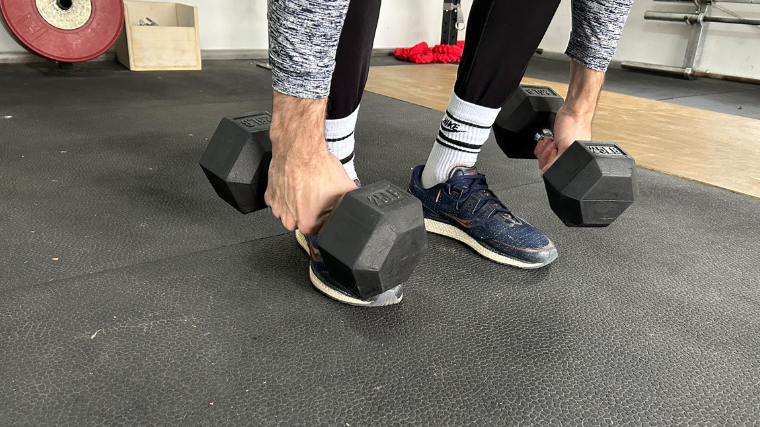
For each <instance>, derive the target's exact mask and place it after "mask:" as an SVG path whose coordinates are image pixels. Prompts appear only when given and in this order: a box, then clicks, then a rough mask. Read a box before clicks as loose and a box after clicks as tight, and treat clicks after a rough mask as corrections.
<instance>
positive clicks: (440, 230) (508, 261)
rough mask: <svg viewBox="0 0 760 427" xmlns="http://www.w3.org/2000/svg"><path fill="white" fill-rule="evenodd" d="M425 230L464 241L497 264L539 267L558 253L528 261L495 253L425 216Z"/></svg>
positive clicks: (462, 232)
mask: <svg viewBox="0 0 760 427" xmlns="http://www.w3.org/2000/svg"><path fill="white" fill-rule="evenodd" d="M425 230H427V231H429V232H431V233H434V234H440V235H441V236H446V237H449V238H452V239H454V240H458V241H460V242H462V243H464V244H465V245H467V246H469V247H471V248H472V249H473V250H474V251H475V252H477V253H479V254H480V255H482V256H484V257H486V258H488V259H490V260H491V261H494V262H498V263H499V264H505V265H511V266H512V267H517V268H524V269H527V270H533V269H536V268H541V267H543V266H545V265H547V264H549V263H550V262H552V261H554V260H555V259H557V255H558V254H557V250H556V249H554V251H553V252H552V254H551V255H550V256H549V259H548V260H547V261H546V262H541V263H529V262H525V261H521V260H519V259H516V258H512V257H509V256H506V255H501V254H497V253H496V252H494V251H493V250H491V249H490V248H488V247H487V246H485V245H482V244H480V243H478V241H477V240H475V239H473V238H472V237H470V236H469V235H467V233H465V232H464V231H462V230H460V229H458V228H456V227H454V226H452V225H448V224H444V223H442V222H439V221H436V220H433V219H427V218H425Z"/></svg>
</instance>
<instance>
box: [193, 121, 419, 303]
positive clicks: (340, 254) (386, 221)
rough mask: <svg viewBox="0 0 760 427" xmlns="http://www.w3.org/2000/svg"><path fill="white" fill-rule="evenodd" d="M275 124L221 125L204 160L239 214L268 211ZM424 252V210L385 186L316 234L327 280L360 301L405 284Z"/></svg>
mask: <svg viewBox="0 0 760 427" xmlns="http://www.w3.org/2000/svg"><path fill="white" fill-rule="evenodd" d="M270 123H271V115H270V114H269V113H268V112H265V111H259V112H254V113H248V114H243V115H241V116H234V117H225V118H223V119H222V121H221V123H220V124H219V126H218V127H217V129H216V132H214V135H213V137H212V138H211V141H209V144H208V146H207V147H206V151H205V152H204V153H203V156H202V157H201V160H200V165H201V168H202V169H203V172H204V173H205V174H206V177H207V178H208V180H209V182H211V185H212V186H213V188H214V190H215V191H216V193H217V195H219V197H221V198H222V199H223V200H224V201H226V202H227V203H229V204H230V205H231V206H232V207H234V208H235V209H237V210H238V211H240V212H242V213H249V212H254V211H258V210H261V209H264V208H266V207H267V206H266V203H264V192H265V191H266V188H267V177H268V173H269V163H270V161H271V159H272V143H271V141H270V139H269V125H270ZM426 249H427V235H426V233H425V222H424V219H423V217H422V203H421V202H420V201H419V200H417V199H416V198H415V197H413V196H412V195H411V194H409V193H408V192H406V191H405V190H403V189H402V188H400V187H398V186H396V185H393V184H391V183H389V182H387V181H380V182H376V183H374V184H370V185H367V186H363V187H361V188H357V189H356V190H354V191H350V192H348V193H346V195H345V196H344V197H343V199H342V200H341V202H340V204H339V205H338V206H336V207H335V209H333V212H332V213H331V214H330V216H329V217H328V219H327V221H326V222H325V224H324V225H323V226H322V229H321V230H320V233H319V250H320V253H321V255H322V258H323V260H324V262H325V265H326V266H327V269H328V271H329V272H330V276H331V277H332V278H334V279H335V280H337V281H338V282H339V283H340V284H341V285H343V287H344V288H346V290H348V291H350V292H352V293H354V294H356V295H357V296H359V297H360V298H362V299H368V298H371V297H373V296H376V295H379V294H381V293H383V292H385V291H387V290H389V289H392V288H394V287H396V286H397V285H399V284H401V283H403V282H405V281H406V280H408V279H409V277H410V276H411V274H412V273H413V272H414V269H415V268H416V267H417V264H418V263H419V261H420V260H421V259H422V255H423V254H424V253H425V250H426Z"/></svg>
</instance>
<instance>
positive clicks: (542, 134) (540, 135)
mask: <svg viewBox="0 0 760 427" xmlns="http://www.w3.org/2000/svg"><path fill="white" fill-rule="evenodd" d="M544 138H554V132H552V131H551V130H549V129H546V128H544V129H541V130H540V131H538V132H536V134H535V135H534V136H533V140H534V141H535V142H538V141H541V140H542V139H544Z"/></svg>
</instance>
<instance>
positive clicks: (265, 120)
mask: <svg viewBox="0 0 760 427" xmlns="http://www.w3.org/2000/svg"><path fill="white" fill-rule="evenodd" d="M235 120H237V121H238V122H239V123H240V124H242V125H243V126H245V127H248V128H251V130H256V129H260V128H266V127H269V125H270V124H272V116H270V115H269V114H260V115H256V116H245V117H236V118H235Z"/></svg>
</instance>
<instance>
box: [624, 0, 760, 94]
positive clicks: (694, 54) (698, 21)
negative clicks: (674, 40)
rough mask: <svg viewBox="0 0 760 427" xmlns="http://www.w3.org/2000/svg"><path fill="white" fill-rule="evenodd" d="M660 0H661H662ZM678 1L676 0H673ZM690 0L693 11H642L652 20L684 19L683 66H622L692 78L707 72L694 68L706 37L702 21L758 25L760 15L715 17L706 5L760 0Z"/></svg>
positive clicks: (759, 2) (640, 63)
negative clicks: (688, 31) (687, 28)
mask: <svg viewBox="0 0 760 427" xmlns="http://www.w3.org/2000/svg"><path fill="white" fill-rule="evenodd" d="M661 1H662V0H661ZM664 1H668V0H664ZM670 1H672V0H670ZM676 1H678V0H676ZM686 1H687V2H689V3H694V5H695V6H696V7H697V10H696V11H694V12H693V13H677V12H661V11H654V10H648V11H646V12H644V19H646V20H653V21H671V22H683V23H685V24H687V25H690V26H691V34H690V35H689V42H688V44H687V45H686V54H685V56H684V60H683V66H682V67H671V66H668V65H656V64H647V63H644V62H633V61H623V63H622V64H621V66H622V67H623V68H624V69H629V70H638V71H649V72H655V73H660V74H668V75H675V76H678V77H683V78H685V79H689V80H692V79H694V78H696V77H697V76H698V75H705V74H707V73H706V72H703V71H699V70H697V66H698V65H699V60H700V57H701V56H702V48H703V46H704V39H705V23H707V22H717V23H722V24H740V25H757V26H760V19H747V18H740V17H734V18H728V17H716V16H708V15H707V8H708V7H710V6H714V5H716V4H717V3H744V4H760V0H693V1H689V0H686Z"/></svg>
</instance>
